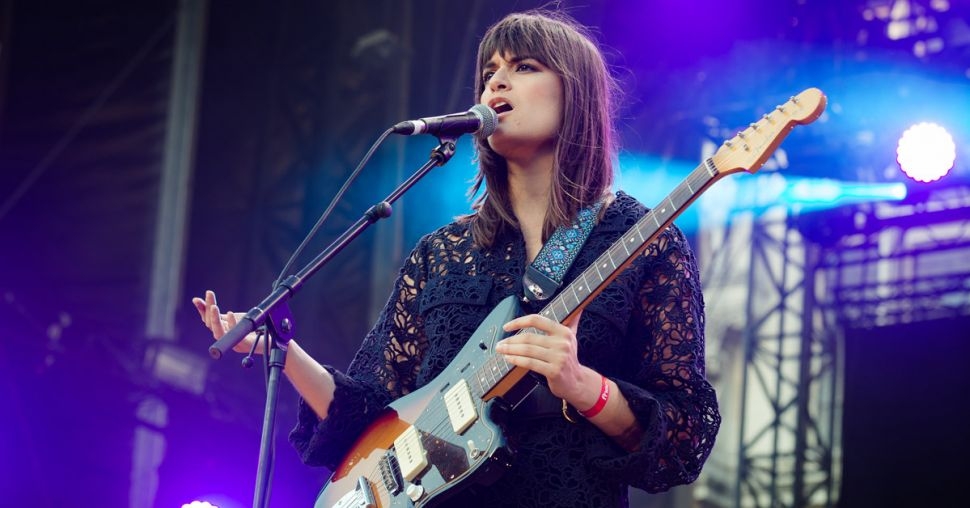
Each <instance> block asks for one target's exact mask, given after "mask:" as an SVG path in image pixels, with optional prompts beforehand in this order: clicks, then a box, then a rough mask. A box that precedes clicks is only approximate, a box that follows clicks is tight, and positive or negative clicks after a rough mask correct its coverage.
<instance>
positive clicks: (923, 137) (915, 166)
mask: <svg viewBox="0 0 970 508" xmlns="http://www.w3.org/2000/svg"><path fill="white" fill-rule="evenodd" d="M954 160H956V146H955V145H954V143H953V137H951V136H950V134H949V133H948V132H946V129H944V128H943V127H940V126H939V125H937V124H935V123H928V122H922V123H919V124H916V125H914V126H912V127H910V128H909V129H907V130H906V132H904V133H903V135H902V137H900V138H899V145H898V146H897V147H896V161H897V162H898V163H899V167H900V168H901V169H902V170H903V173H906V175H907V176H909V177H910V178H912V179H913V180H916V181H919V182H932V181H934V180H939V179H940V178H942V177H943V176H944V175H946V174H947V172H949V171H950V168H952V167H953V161H954Z"/></svg>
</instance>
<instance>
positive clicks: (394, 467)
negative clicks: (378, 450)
mask: <svg viewBox="0 0 970 508" xmlns="http://www.w3.org/2000/svg"><path fill="white" fill-rule="evenodd" d="M378 468H379V469H380V470H381V480H383V481H384V487H385V488H386V489H387V491H388V492H390V493H391V495H392V496H396V495H398V494H400V493H401V491H402V490H404V477H403V476H402V475H401V466H399V465H398V463H397V459H396V458H395V457H394V454H393V453H391V452H390V451H387V452H385V453H384V457H383V458H382V459H381V461H380V465H379V466H378Z"/></svg>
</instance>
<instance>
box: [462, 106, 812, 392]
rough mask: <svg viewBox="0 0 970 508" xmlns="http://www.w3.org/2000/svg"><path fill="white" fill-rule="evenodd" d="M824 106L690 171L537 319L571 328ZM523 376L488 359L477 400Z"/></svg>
mask: <svg viewBox="0 0 970 508" xmlns="http://www.w3.org/2000/svg"><path fill="white" fill-rule="evenodd" d="M825 104H826V98H825V95H824V94H823V93H822V91H821V90H819V89H818V88H809V89H806V90H804V91H802V93H800V94H798V95H797V96H795V97H792V98H791V99H789V100H788V102H786V103H784V104H781V105H779V106H777V107H775V109H774V110H773V111H771V112H770V113H767V114H765V115H764V116H762V118H761V120H758V121H757V122H755V123H752V124H750V125H749V126H748V128H746V129H744V130H743V131H741V132H739V133H738V134H737V135H736V136H734V137H733V138H731V139H730V140H727V141H725V142H724V144H723V145H721V147H720V148H719V149H718V150H717V152H716V153H715V154H714V155H713V156H712V157H710V158H708V159H707V160H705V161H704V162H703V163H702V164H701V165H699V166H697V167H696V168H694V170H693V171H691V173H690V175H688V177H687V178H686V179H685V180H684V181H683V182H681V183H680V185H678V186H677V187H676V188H675V189H674V190H673V192H671V193H670V195H669V196H667V197H666V198H664V199H663V201H661V202H660V204H658V205H657V206H655V207H654V208H653V209H651V210H650V211H649V212H647V214H646V215H644V216H643V217H641V218H640V220H638V221H637V223H636V224H634V225H633V227H631V228H630V230H629V231H627V232H626V233H624V234H623V236H622V237H621V238H620V239H619V240H618V241H617V242H615V243H614V244H613V245H611V246H610V247H609V248H608V249H606V251H605V252H603V254H601V255H600V257H598V258H597V259H596V262H595V263H593V264H592V265H590V267H589V268H587V269H586V270H584V271H583V273H582V274H580V275H579V276H578V277H576V280H574V281H573V282H572V283H571V284H569V285H568V286H566V287H565V288H563V289H562V291H560V292H559V294H558V295H557V296H556V297H555V298H553V299H552V301H550V302H549V304H548V305H546V306H545V307H543V308H542V310H540V311H539V314H541V315H542V316H545V317H547V318H549V319H554V320H556V321H557V322H560V323H570V322H571V320H573V319H574V318H575V316H576V314H577V313H578V312H579V311H581V310H582V309H583V308H584V307H585V306H586V305H587V304H588V303H589V302H590V301H591V300H592V299H593V298H594V297H596V295H598V294H599V293H600V292H602V291H603V288H605V287H606V285H607V284H609V283H610V282H612V281H613V279H615V278H616V277H617V275H619V274H620V273H621V272H622V271H623V270H624V269H625V268H626V267H627V266H629V265H630V263H632V262H633V259H634V258H635V257H636V256H637V255H638V254H640V253H641V252H643V250H644V249H646V248H647V246H648V245H649V244H650V242H652V241H653V240H654V239H655V238H656V237H657V236H658V235H660V233H661V232H662V231H663V230H664V229H665V228H667V227H668V226H670V224H671V223H672V222H673V221H674V219H675V218H676V217H677V216H678V215H680V213H681V212H683V211H684V209H685V208H687V206H688V205H690V204H691V203H693V202H694V200H696V199H697V197H698V196H700V195H701V193H702V192H704V191H705V190H707V188H708V187H710V186H711V185H712V184H714V182H716V181H717V180H719V179H720V178H722V177H724V176H726V175H729V174H731V173H737V172H741V171H747V172H749V173H754V172H755V171H757V170H758V169H759V168H760V167H761V166H762V165H763V164H764V163H765V161H766V160H767V159H768V157H769V156H770V155H771V153H772V152H773V151H774V150H775V149H776V148H778V145H780V144H781V141H782V140H783V139H784V138H785V136H787V135H788V133H789V132H790V131H791V130H792V129H793V128H794V127H795V125H802V124H807V123H811V122H814V121H815V120H816V119H818V117H819V116H820V115H821V114H822V112H823V111H824V109H825ZM523 332H532V333H535V332H536V330H534V329H526V330H523ZM525 372H526V371H525V369H522V368H520V367H515V366H514V365H511V364H509V363H508V362H506V361H505V359H504V358H503V357H501V356H500V355H498V356H493V357H492V358H491V359H490V360H489V361H488V362H486V365H484V366H482V367H481V368H480V369H478V370H477V372H476V373H475V374H476V375H477V376H478V379H477V381H478V384H479V385H480V386H481V389H482V393H481V394H479V395H484V394H486V393H487V394H488V396H492V395H503V394H504V393H505V392H506V391H507V390H508V389H510V388H511V387H512V386H514V385H515V383H517V382H518V380H520V379H521V378H522V377H523V376H524V375H525ZM510 379H511V381H510Z"/></svg>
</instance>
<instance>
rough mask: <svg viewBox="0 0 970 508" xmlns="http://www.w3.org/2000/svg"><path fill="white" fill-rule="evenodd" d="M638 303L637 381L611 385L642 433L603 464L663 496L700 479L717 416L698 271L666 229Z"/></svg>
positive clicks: (647, 259)
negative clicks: (634, 445)
mask: <svg viewBox="0 0 970 508" xmlns="http://www.w3.org/2000/svg"><path fill="white" fill-rule="evenodd" d="M643 261H644V265H643V270H644V272H643V278H642V279H641V280H642V283H641V286H640V292H639V298H640V305H641V308H642V313H643V326H644V327H645V331H646V333H645V334H644V335H645V337H643V338H640V339H638V340H639V341H640V342H638V344H639V345H638V346H637V347H638V348H639V349H640V352H639V353H638V354H639V355H640V357H641V361H640V367H639V371H638V372H637V374H636V379H635V380H629V381H627V380H614V381H616V382H617V385H618V386H619V387H620V390H621V391H622V392H623V394H624V396H625V397H626V398H627V400H628V401H629V403H630V408H631V409H632V410H633V413H634V414H635V415H636V416H637V420H638V422H639V423H640V425H641V427H642V429H643V431H644V435H643V438H642V440H641V443H640V449H639V450H638V451H637V452H634V453H631V454H627V455H624V456H621V457H618V458H613V459H607V460H604V461H602V464H601V466H602V467H604V468H606V469H609V470H613V471H615V472H616V474H618V475H621V476H622V477H624V479H625V480H626V481H628V482H629V483H630V484H631V485H632V486H634V487H638V488H641V489H644V490H646V491H648V492H662V491H665V490H668V489H670V488H671V487H673V486H676V485H680V484H685V483H690V482H692V481H694V480H695V479H696V478H697V476H698V474H700V471H701V467H702V466H703V464H704V462H705V461H706V460H707V456H708V455H709V454H710V451H711V448H712V447H713V445H714V437H715V435H716V434H717V430H718V427H719V426H720V415H719V414H718V410H717V400H716V397H715V393H714V389H713V388H712V387H711V385H710V384H709V383H708V382H707V379H706V378H705V372H704V302H703V297H702V295H701V289H700V280H699V275H698V270H697V265H696V262H695V260H694V257H693V254H692V252H691V251H690V247H689V245H688V244H687V241H686V239H685V238H684V236H683V234H682V233H681V232H680V231H679V230H678V229H676V228H674V227H671V228H669V229H668V230H667V231H665V232H664V233H663V234H662V235H661V236H660V237H659V238H658V239H657V241H655V242H653V243H652V244H651V245H650V247H649V248H648V249H647V251H646V252H645V254H644V260H643Z"/></svg>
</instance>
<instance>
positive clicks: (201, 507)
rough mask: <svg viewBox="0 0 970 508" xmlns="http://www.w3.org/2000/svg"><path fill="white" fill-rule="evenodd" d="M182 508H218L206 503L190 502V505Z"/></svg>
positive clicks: (184, 505)
mask: <svg viewBox="0 0 970 508" xmlns="http://www.w3.org/2000/svg"><path fill="white" fill-rule="evenodd" d="M182 508H219V507H218V506H216V505H214V504H212V503H210V502H208V501H192V502H191V503H188V504H183V505H182Z"/></svg>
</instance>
